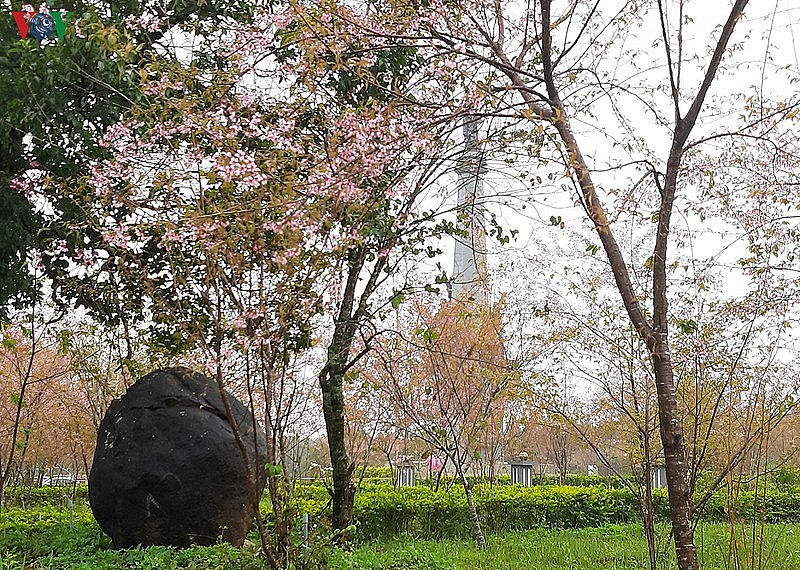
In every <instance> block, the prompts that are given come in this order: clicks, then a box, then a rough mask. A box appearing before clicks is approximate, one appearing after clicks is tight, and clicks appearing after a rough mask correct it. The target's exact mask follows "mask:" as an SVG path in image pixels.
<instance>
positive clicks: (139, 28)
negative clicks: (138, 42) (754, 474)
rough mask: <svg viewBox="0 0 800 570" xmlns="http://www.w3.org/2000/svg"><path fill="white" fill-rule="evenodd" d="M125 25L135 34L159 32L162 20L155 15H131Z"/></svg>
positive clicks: (126, 19) (127, 17)
mask: <svg viewBox="0 0 800 570" xmlns="http://www.w3.org/2000/svg"><path fill="white" fill-rule="evenodd" d="M125 25H126V26H127V27H128V29H129V30H131V31H133V32H158V31H160V30H161V25H162V20H161V18H159V17H158V16H155V15H153V14H142V15H140V16H137V15H136V14H130V15H128V16H126V18H125Z"/></svg>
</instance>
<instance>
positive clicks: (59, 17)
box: [11, 4, 72, 40]
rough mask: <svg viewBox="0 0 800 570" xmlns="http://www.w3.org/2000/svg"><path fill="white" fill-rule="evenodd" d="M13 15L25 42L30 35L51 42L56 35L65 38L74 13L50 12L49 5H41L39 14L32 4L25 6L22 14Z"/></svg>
mask: <svg viewBox="0 0 800 570" xmlns="http://www.w3.org/2000/svg"><path fill="white" fill-rule="evenodd" d="M11 15H12V16H14V21H15V22H16V23H17V28H19V35H20V36H21V37H22V39H23V40H24V39H25V38H27V37H28V36H29V35H30V36H31V37H32V38H36V39H37V40H49V39H50V38H52V37H53V36H56V35H57V36H58V37H59V38H63V37H64V34H65V33H66V31H67V24H69V19H70V16H72V12H67V11H66V10H49V9H48V8H47V4H41V5H40V6H39V10H38V12H37V11H36V10H34V9H33V6H32V5H31V4H25V5H24V6H23V7H22V11H21V12H11Z"/></svg>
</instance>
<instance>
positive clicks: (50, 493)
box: [5, 484, 89, 509]
mask: <svg viewBox="0 0 800 570" xmlns="http://www.w3.org/2000/svg"><path fill="white" fill-rule="evenodd" d="M70 500H72V501H73V503H75V504H76V505H78V504H88V503H89V487H88V486H87V485H85V484H84V485H76V486H75V487H74V488H73V487H10V488H8V489H6V496H5V501H6V502H5V504H6V506H8V507H11V508H13V507H20V508H26V509H35V508H39V507H60V508H62V509H66V508H67V506H68V505H69V501H70Z"/></svg>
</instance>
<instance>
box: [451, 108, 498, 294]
mask: <svg viewBox="0 0 800 570" xmlns="http://www.w3.org/2000/svg"><path fill="white" fill-rule="evenodd" d="M480 124H481V118H479V117H465V118H464V123H463V125H462V129H463V132H464V152H463V154H462V155H461V159H460V160H459V162H458V166H457V168H456V172H457V173H458V208H457V214H458V222H457V227H458V228H459V229H460V230H463V231H464V232H465V233H466V236H463V237H462V236H456V248H455V256H454V260H453V282H452V287H451V289H450V297H451V298H452V299H458V298H462V299H467V298H473V299H474V300H475V302H477V303H480V304H482V305H486V304H487V303H488V297H489V295H488V291H489V282H488V273H487V268H486V229H485V222H486V220H485V215H484V205H483V173H484V169H485V167H484V164H483V148H482V146H483V145H482V144H481V142H480V137H479V136H478V129H479V127H480Z"/></svg>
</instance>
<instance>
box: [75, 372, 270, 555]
mask: <svg viewBox="0 0 800 570" xmlns="http://www.w3.org/2000/svg"><path fill="white" fill-rule="evenodd" d="M227 399H228V403H229V405H230V408H231V410H232V412H233V414H232V415H233V417H234V418H235V420H236V423H237V425H238V427H239V432H240V434H241V438H242V442H243V443H244V446H245V449H246V451H247V455H248V460H249V464H250V470H251V472H252V471H253V470H255V469H256V468H257V466H261V469H259V470H258V472H259V473H260V476H259V481H258V492H257V493H254V492H253V485H252V483H251V482H250V481H249V480H248V476H247V468H246V467H245V462H244V458H243V454H242V452H241V448H240V446H239V445H238V444H237V442H236V438H235V437H234V434H233V430H232V429H231V426H230V424H229V423H228V415H227V414H226V412H225V405H224V403H223V400H222V398H221V396H220V391H219V388H218V387H217V383H216V382H215V381H213V380H211V379H209V378H207V377H206V376H203V375H202V374H199V373H197V372H193V371H191V370H189V369H188V368H166V369H160V370H156V371H155V372H151V373H150V374H148V375H147V376H144V377H142V378H140V379H139V380H138V381H137V382H136V383H135V384H134V385H133V386H131V387H130V389H129V390H128V391H127V392H126V393H125V395H123V396H122V397H121V398H120V399H118V400H114V402H113V403H112V404H111V406H110V407H109V409H108V412H106V415H105V417H104V418H103V421H102V422H101V423H100V430H99V432H98V436H97V449H96V451H95V455H94V463H93V464H92V470H91V473H90V474H89V502H90V504H91V507H92V511H93V512H94V516H95V518H96V519H97V522H98V524H99V525H100V528H102V529H103V531H105V532H106V533H107V534H108V535H109V536H110V537H111V539H112V540H113V542H114V546H115V547H116V548H128V547H132V546H136V545H139V544H141V545H143V546H150V545H155V544H158V545H170V546H178V547H187V546H191V545H193V544H198V545H209V544H214V543H215V542H217V541H218V540H219V539H220V538H221V539H222V540H225V541H227V542H230V543H232V544H234V545H236V546H241V544H242V543H243V542H244V539H245V535H246V534H247V531H248V530H249V528H250V524H251V521H252V519H253V515H254V513H255V509H256V508H257V506H258V498H259V497H260V496H261V493H262V491H263V490H264V484H265V482H266V474H265V471H264V469H263V464H264V461H263V457H264V450H265V448H266V440H265V438H264V435H263V433H261V431H260V430H258V432H257V435H256V436H255V437H254V429H253V417H252V415H251V414H250V412H249V411H248V410H247V409H246V408H245V407H244V405H242V403H241V402H239V401H238V400H237V399H235V398H234V397H233V396H231V395H228V396H227ZM256 441H257V442H258V446H257V447H258V453H256Z"/></svg>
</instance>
